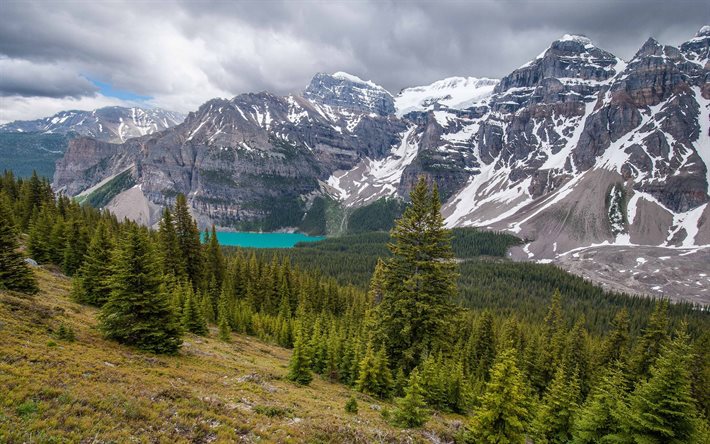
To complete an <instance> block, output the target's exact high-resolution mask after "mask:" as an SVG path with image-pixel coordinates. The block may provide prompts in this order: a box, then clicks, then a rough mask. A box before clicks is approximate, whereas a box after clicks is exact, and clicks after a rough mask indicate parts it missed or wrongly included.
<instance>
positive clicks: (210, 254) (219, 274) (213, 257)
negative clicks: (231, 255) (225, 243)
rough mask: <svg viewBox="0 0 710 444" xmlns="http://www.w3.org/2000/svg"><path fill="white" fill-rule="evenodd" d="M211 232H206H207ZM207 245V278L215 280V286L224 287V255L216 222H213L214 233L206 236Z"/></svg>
mask: <svg viewBox="0 0 710 444" xmlns="http://www.w3.org/2000/svg"><path fill="white" fill-rule="evenodd" d="M207 233H209V232H206V234H207ZM206 239H207V240H206V241H205V243H206V247H205V265H206V270H205V271H206V278H207V280H208V282H209V281H210V280H211V279H214V281H215V287H216V288H221V287H222V280H223V279H224V257H223V256H222V249H221V248H220V246H219V241H218V240H217V231H216V229H215V226H214V224H212V234H211V235H210V236H206Z"/></svg>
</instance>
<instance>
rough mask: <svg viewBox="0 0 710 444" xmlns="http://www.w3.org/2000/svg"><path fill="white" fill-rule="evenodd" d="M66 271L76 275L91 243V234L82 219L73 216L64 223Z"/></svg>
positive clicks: (70, 274)
mask: <svg viewBox="0 0 710 444" xmlns="http://www.w3.org/2000/svg"><path fill="white" fill-rule="evenodd" d="M64 239H65V242H66V245H65V246H64V260H63V264H62V265H63V267H62V269H63V270H64V273H65V274H66V275H67V276H74V273H76V271H77V270H78V269H79V267H81V265H82V263H83V262H84V255H85V254H86V249H87V246H88V244H89V235H88V233H87V232H86V228H85V227H84V224H83V222H82V221H81V220H78V219H75V218H72V219H69V220H68V221H67V223H66V224H65V225H64Z"/></svg>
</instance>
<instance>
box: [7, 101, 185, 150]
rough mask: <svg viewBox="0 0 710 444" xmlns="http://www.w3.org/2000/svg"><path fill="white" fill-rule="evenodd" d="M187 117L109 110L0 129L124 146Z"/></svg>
mask: <svg viewBox="0 0 710 444" xmlns="http://www.w3.org/2000/svg"><path fill="white" fill-rule="evenodd" d="M184 119H185V116H184V115H183V114H180V113H176V112H172V111H166V110H163V109H160V108H136V107H131V108H125V107H120V106H109V107H104V108H99V109H95V110H93V111H76V110H74V111H61V112H59V113H57V114H55V115H53V116H50V117H45V118H43V119H37V120H18V121H15V122H10V123H6V124H4V125H0V132H16V133H45V134H68V133H71V132H74V133H77V134H79V135H81V136H87V137H93V138H95V139H98V140H102V141H105V142H112V143H122V142H125V141H126V140H128V139H131V138H133V137H140V136H145V135H146V134H152V133H155V132H158V131H163V130H165V129H168V128H171V127H173V126H175V125H177V124H178V123H180V122H182V121H183V120H184Z"/></svg>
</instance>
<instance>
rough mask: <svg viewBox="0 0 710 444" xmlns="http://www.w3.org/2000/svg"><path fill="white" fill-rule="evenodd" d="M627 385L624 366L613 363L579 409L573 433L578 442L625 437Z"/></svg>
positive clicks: (583, 443) (574, 440)
mask: <svg viewBox="0 0 710 444" xmlns="http://www.w3.org/2000/svg"><path fill="white" fill-rule="evenodd" d="M625 388H626V381H625V380H624V374H623V372H622V371H621V369H619V368H618V367H617V366H616V365H612V366H610V367H609V368H608V369H607V370H606V372H605V373H604V374H603V375H602V377H601V380H600V382H599V383H598V384H597V386H596V387H595V389H594V390H593V391H592V393H590V395H589V397H588V398H587V402H586V403H585V404H584V406H583V407H582V408H581V409H580V410H579V412H578V415H577V417H576V419H575V422H574V428H573V433H572V434H573V437H574V439H573V440H572V442H573V443H574V444H596V443H616V442H619V441H620V440H622V439H623V435H622V430H621V421H622V419H623V418H622V416H623V414H624V412H625V411H626V405H625V403H626V392H625Z"/></svg>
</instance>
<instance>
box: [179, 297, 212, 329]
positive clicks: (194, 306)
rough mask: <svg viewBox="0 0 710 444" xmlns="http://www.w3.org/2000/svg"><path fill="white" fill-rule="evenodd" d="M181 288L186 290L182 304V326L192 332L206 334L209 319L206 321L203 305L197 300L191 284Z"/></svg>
mask: <svg viewBox="0 0 710 444" xmlns="http://www.w3.org/2000/svg"><path fill="white" fill-rule="evenodd" d="M181 290H182V291H183V292H184V297H183V298H182V299H183V300H184V301H185V302H184V305H183V306H182V318H181V321H182V327H183V328H184V329H185V330H186V331H189V332H190V333H194V334H196V335H201V336H204V335H206V334H207V321H205V316H204V313H203V310H202V307H201V306H200V304H199V303H198V301H197V296H196V295H195V293H194V292H193V291H192V287H191V286H190V285H185V286H184V287H182V288H181Z"/></svg>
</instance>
